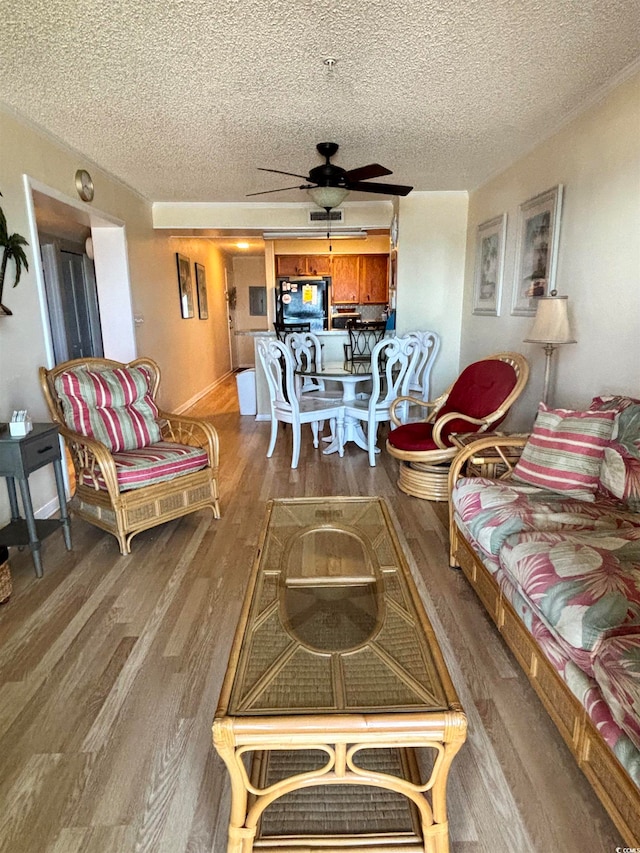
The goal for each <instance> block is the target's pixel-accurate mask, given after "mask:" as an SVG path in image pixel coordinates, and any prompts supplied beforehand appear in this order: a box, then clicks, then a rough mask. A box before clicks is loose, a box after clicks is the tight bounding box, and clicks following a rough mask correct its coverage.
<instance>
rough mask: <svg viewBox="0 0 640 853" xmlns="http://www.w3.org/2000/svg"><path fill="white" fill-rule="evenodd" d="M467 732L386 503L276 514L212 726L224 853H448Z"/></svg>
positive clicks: (286, 507) (275, 506) (322, 503)
mask: <svg viewBox="0 0 640 853" xmlns="http://www.w3.org/2000/svg"><path fill="white" fill-rule="evenodd" d="M465 737H466V717H465V715H464V713H463V711H462V709H461V706H460V703H459V701H458V699H457V697H456V694H455V691H454V688H453V685H452V683H451V680H450V678H449V674H448V672H447V669H446V666H445V664H444V661H443V658H442V655H441V652H440V649H439V647H438V644H437V641H436V638H435V635H434V633H433V629H432V628H431V625H430V624H429V622H428V620H427V617H426V615H425V613H424V610H423V608H422V605H421V602H420V599H419V597H418V593H417V590H416V588H415V585H414V583H413V580H412V578H411V574H410V572H409V569H408V566H407V563H406V560H405V558H404V555H403V553H402V549H401V546H400V543H399V541H398V539H397V536H396V534H395V531H394V529H393V525H392V522H391V518H390V515H389V512H388V510H387V507H386V505H385V503H384V501H383V500H382V499H380V498H309V499H301V500H278V501H271V502H269V504H268V507H267V518H266V521H265V525H264V528H263V533H262V537H261V542H260V545H259V548H258V553H257V557H256V562H255V565H254V569H253V574H252V578H251V583H250V586H249V590H248V592H247V597H246V600H245V604H244V607H243V611H242V615H241V618H240V621H239V624H238V629H237V632H236V637H235V641H234V645H233V648H232V651H231V655H230V659H229V664H228V669H227V674H226V677H225V681H224V684H223V687H222V692H221V695H220V701H219V704H218V709H217V711H216V716H215V720H214V725H213V738H214V744H215V746H216V749H217V750H218V753H219V754H220V756H221V757H222V759H223V760H224V762H225V764H226V766H227V769H228V771H229V774H230V778H231V789H232V802H231V815H230V821H229V844H228V848H227V849H228V851H238V853H239V852H240V851H242V853H246V852H247V851H250V850H254V849H263V848H271V849H277V850H279V851H295V850H301V849H302V848H309V847H315V848H316V849H322V850H324V851H326V850H333V849H335V850H338V849H339V850H345V849H347V850H349V849H353V850H358V851H376V850H380V849H381V848H384V849H385V850H386V849H392V850H394V851H398V850H402V851H405V850H406V851H409V850H428V851H434V853H445V851H447V850H448V849H449V841H448V824H447V813H446V783H447V774H448V771H449V767H450V765H451V761H452V760H453V758H454V756H455V754H456V752H457V751H458V750H459V748H460V747H461V746H462V744H463V743H464V740H465Z"/></svg>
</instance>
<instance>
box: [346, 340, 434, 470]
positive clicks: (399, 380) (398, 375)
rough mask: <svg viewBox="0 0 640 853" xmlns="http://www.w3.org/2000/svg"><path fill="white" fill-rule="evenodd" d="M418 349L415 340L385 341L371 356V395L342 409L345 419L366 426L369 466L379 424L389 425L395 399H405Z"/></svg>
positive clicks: (371, 463) (373, 456) (374, 349)
mask: <svg viewBox="0 0 640 853" xmlns="http://www.w3.org/2000/svg"><path fill="white" fill-rule="evenodd" d="M419 355H420V346H419V344H418V341H417V340H416V338H415V336H409V335H407V336H405V337H402V338H386V339H385V340H382V341H380V342H379V343H377V344H376V345H375V346H374V348H373V350H372V352H371V394H370V395H369V396H368V398H367V399H364V400H363V399H356V400H354V401H353V402H350V403H347V404H346V405H345V409H344V414H345V416H346V417H353V418H358V419H360V420H361V421H363V423H364V422H366V424H367V450H368V453H369V465H371V466H372V467H374V466H375V464H376V452H380V451H379V450H378V448H377V447H376V439H377V433H378V424H380V423H382V422H384V421H389V420H390V419H391V418H390V414H389V409H390V406H391V404H392V403H393V401H394V400H395V399H396V397H401V396H405V395H406V392H407V389H408V385H409V380H410V378H411V375H412V373H413V370H414V367H415V363H416V361H417V359H418V357H419Z"/></svg>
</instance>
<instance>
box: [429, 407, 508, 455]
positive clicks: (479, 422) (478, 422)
mask: <svg viewBox="0 0 640 853" xmlns="http://www.w3.org/2000/svg"><path fill="white" fill-rule="evenodd" d="M493 420H494V418H493V415H492V416H491V418H490V419H487V418H472V417H471V415H463V414H462V412H447V414H446V415H443V416H442V417H441V418H438V420H437V421H436V423H435V424H434V427H433V440H434V441H435V443H436V444H437V445H438V447H440V448H442V449H443V450H444V449H445V448H447V447H451V442H449V443H447V442H445V441H444V439H443V438H442V430H443V429H444V428H445V427H446V426H447V424H450V423H451V422H452V421H466V423H468V424H469V426H471V425H475V426H479V427H480V429H479V430H478V433H479V434H482V433H483V432H484V431H485V430H486V429H487V428H488V427H489V426H490V425H491V424H492V423H493Z"/></svg>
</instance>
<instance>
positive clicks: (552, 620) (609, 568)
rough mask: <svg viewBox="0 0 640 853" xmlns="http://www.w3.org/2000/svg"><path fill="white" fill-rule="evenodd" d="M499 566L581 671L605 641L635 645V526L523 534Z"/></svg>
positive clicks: (639, 599) (639, 630)
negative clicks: (628, 640)
mask: <svg viewBox="0 0 640 853" xmlns="http://www.w3.org/2000/svg"><path fill="white" fill-rule="evenodd" d="M500 563H501V567H502V569H503V570H504V571H505V573H506V574H507V575H508V576H509V577H510V578H511V580H512V581H513V582H514V583H515V584H516V586H517V587H518V589H519V590H520V591H521V592H522V593H523V595H524V596H525V597H526V598H527V599H528V600H529V601H530V602H531V604H532V605H533V607H534V609H535V610H536V612H537V613H538V614H539V616H540V618H541V619H542V620H543V621H544V623H545V624H546V625H547V626H548V627H549V629H550V630H551V632H552V633H553V634H554V635H555V636H557V637H558V638H559V640H560V641H561V642H562V645H563V647H564V648H565V649H566V650H567V651H568V653H569V654H570V656H571V658H572V660H574V661H575V662H576V663H577V664H578V666H580V667H581V668H582V669H583V670H584V671H585V672H587V673H589V674H592V672H593V661H594V658H595V656H596V655H597V654H598V652H599V651H600V648H601V646H602V643H603V642H604V641H605V640H606V639H607V638H609V637H612V636H621V635H624V636H635V637H637V638H638V640H639V641H640V528H627V529H620V530H617V531H614V530H612V531H603V530H597V531H587V532H581V533H567V532H562V533H540V532H538V533H524V534H521V535H520V536H514V537H511V538H510V539H509V540H508V541H507V542H506V543H505V545H504V547H503V549H502V552H501V555H500Z"/></svg>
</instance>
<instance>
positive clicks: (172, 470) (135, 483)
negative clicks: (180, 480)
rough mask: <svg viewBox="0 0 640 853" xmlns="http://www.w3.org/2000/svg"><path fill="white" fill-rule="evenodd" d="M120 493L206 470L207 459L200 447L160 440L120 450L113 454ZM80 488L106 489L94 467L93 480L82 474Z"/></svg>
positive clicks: (97, 470)
mask: <svg viewBox="0 0 640 853" xmlns="http://www.w3.org/2000/svg"><path fill="white" fill-rule="evenodd" d="M113 461H114V462H115V463H116V475H117V477H118V485H119V486H120V490H121V491H123V492H125V491H127V490H129V489H139V488H140V487H141V486H151V485H153V484H154V483H163V482H164V481H165V480H171V479H173V478H174V477H175V476H177V475H178V474H190V473H193V471H199V470H200V469H201V468H206V466H207V465H208V464H209V457H208V456H207V453H206V451H205V450H202V448H200V447H188V446H186V445H184V444H173V443H171V442H169V441H160V442H158V443H157V444H151V445H149V446H147V447H141V448H138V449H135V450H124V451H121V452H119V453H114V454H113ZM82 482H83V485H85V486H91V487H95V486H96V484H97V485H98V487H99V488H100V489H106V484H105V482H104V479H103V477H102V472H101V471H100V468H99V467H98V466H96V469H95V481H94V480H93V479H92V478H91V477H90V476H89V474H87V473H85V474H84V477H83V480H82Z"/></svg>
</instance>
